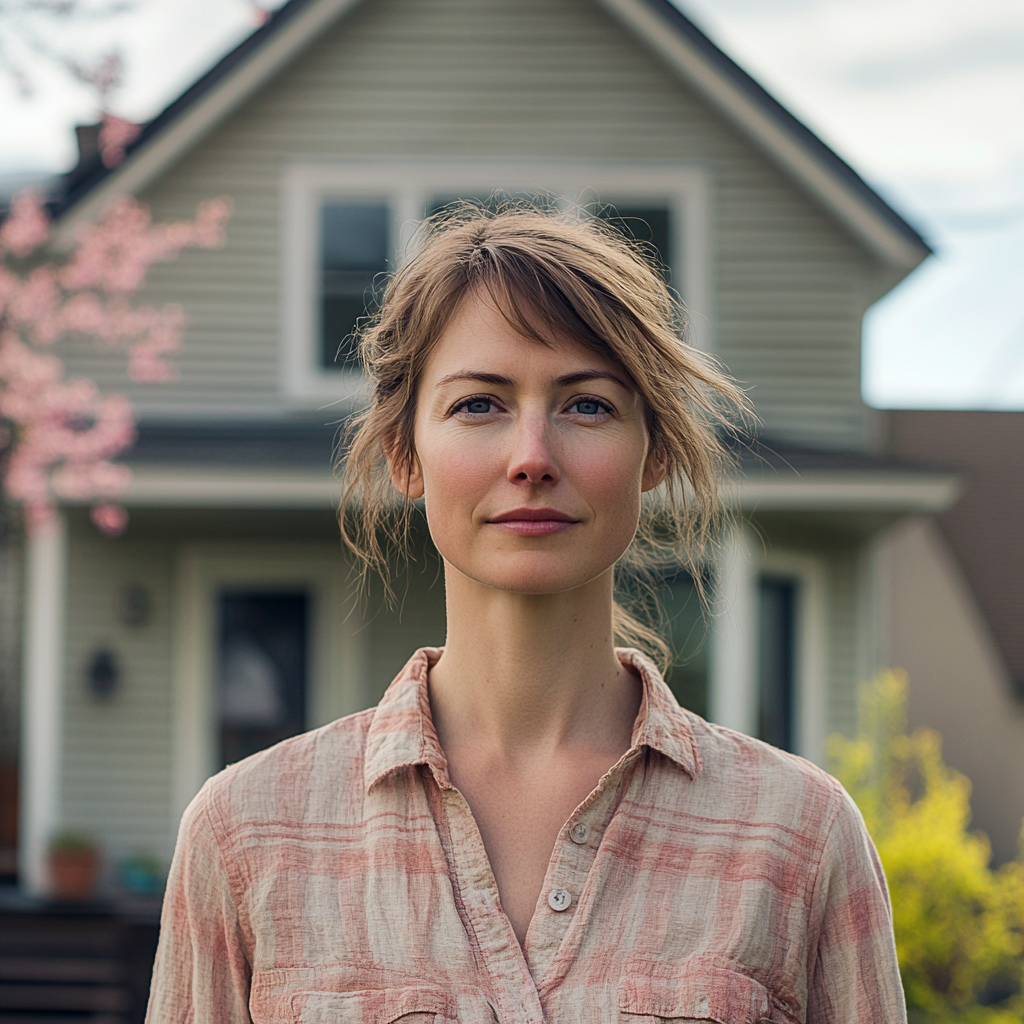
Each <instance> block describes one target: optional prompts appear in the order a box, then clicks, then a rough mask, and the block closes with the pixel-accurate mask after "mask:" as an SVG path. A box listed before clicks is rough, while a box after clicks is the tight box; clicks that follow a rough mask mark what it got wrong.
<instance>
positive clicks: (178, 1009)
mask: <svg viewBox="0 0 1024 1024" xmlns="http://www.w3.org/2000/svg"><path fill="white" fill-rule="evenodd" d="M439 653H440V652H439V651H437V650H431V649H427V650H421V651H418V652H417V653H416V654H415V655H414V656H413V658H412V660H411V661H410V662H409V663H408V665H406V667H405V668H404V669H403V670H402V672H401V673H400V674H399V676H398V677H397V678H396V679H395V681H394V682H393V683H392V684H391V686H390V688H389V689H388V691H387V693H386V694H385V695H384V698H383V700H382V701H381V702H380V704H379V705H378V706H377V707H376V708H374V709H372V710H370V711H364V712H362V713H360V714H357V715H352V716H350V717H349V718H343V719H341V720H339V721H337V722H333V723H332V724H331V725H327V726H325V727H324V728H322V729H317V730H316V731H314V732H310V733H306V734H305V735H303V736H298V737H296V738H294V739H291V740H286V741H285V742H284V743H280V744H278V745H277V746H275V747H272V748H271V749H270V750H266V751H263V752H262V753H259V754H256V755H254V756H253V757H250V758H248V759H247V760H245V761H242V762H241V763H239V764H237V765H234V766H232V767H230V768H228V769H226V770H225V771H223V772H221V773H220V774H219V775H217V776H216V777H215V778H213V779H211V780H210V781H209V782H208V783H207V784H206V785H205V786H204V787H203V790H202V792H201V793H200V794H199V795H198V796H197V797H196V798H195V800H194V801H193V802H192V804H191V806H190V807H189V809H188V811H187V812H186V813H185V817H184V819H183V821H182V825H181V833H180V836H179V839H178V848H177V852H176V853H175V857H174V863H173V866H172V868H171V875H170V879H169V882H168V889H167V896H166V899H165V901H164V910H163V923H162V929H161V937H160V949H159V952H158V954H157V960H156V968H155V973H154V978H153V989H152V993H151V996H150V1005H149V1015H148V1022H149V1024H186V1022H188V1024H193V1022H194V1024H234V1022H248V1021H255V1022H258V1024H264V1022H266V1024H283V1022H286V1021H287V1022H293V1021H304V1022H308V1024H328V1022H330V1024H348V1022H355V1021H359V1022H367V1024H388V1022H392V1021H401V1022H402V1024H417V1022H427V1021H430V1022H433V1024H443V1022H446V1021H460V1022H465V1024H493V1022H495V1021H500V1022H503V1024H527V1022H529V1024H541V1022H544V1021H558V1022H570V1021H571V1022H582V1024H599V1022H608V1024H610V1022H613V1021H615V1022H630V1024H654V1022H657V1021H662V1022H663V1021H665V1020H669V1021H672V1020H710V1021H720V1022H723V1024H754V1022H757V1021H771V1022H776V1024H792V1022H794V1021H813V1022H815V1024H817V1022H825V1021H828V1022H833V1021H834V1022H843V1024H853V1022H855V1021H856V1022H859V1024H888V1022H902V1021H904V1020H905V1019H906V1017H905V1012H904V1005H903V994H902V990H901V987H900V978H899V973H898V970H897V965H896V952H895V948H894V945H893V937H892V924H891V914H890V909H889V902H888V896H887V893H886V887H885V879H884V877H883V875H882V870H881V867H880V865H879V863H878V859H877V857H876V856H875V851H874V848H873V847H872V845H871V841H870V839H869V838H868V835H867V833H866V832H865V829H864V825H863V823H862V821H861V818H860V815H859V814H858V812H857V809H856V807H855V806H854V805H853V803H852V802H851V800H850V799H849V797H848V796H847V795H846V794H845V793H844V791H843V790H842V788H841V787H840V785H839V784H838V783H837V782H836V781H835V780H834V779H832V778H831V777H829V776H828V775H826V774H825V773H824V772H822V771H820V770H819V769H818V768H816V767H814V766H813V765H812V764H810V763H808V762H807V761H804V760H802V759H800V758H798V757H793V756H791V755H789V754H785V753H781V752H780V751H778V750H775V749H774V748H772V747H769V746H767V745H766V744H764V743H761V742H759V741H757V740H753V739H750V738H749V737H747V736H743V735H741V734H739V733H735V732H732V731H730V730H729V729H723V728H721V727H719V726H716V725H711V724H709V723H707V722H705V721H704V720H703V719H701V718H699V717H697V716H696V715H693V714H691V713H690V712H688V711H684V710H682V709H681V708H680V707H679V705H678V704H677V703H676V701H675V699H674V698H673V697H672V694H671V692H670V691H669V689H668V687H667V686H666V685H665V683H664V682H663V681H662V679H661V678H660V676H659V675H658V673H657V671H656V670H655V669H654V667H653V666H652V665H651V663H650V662H649V661H647V659H645V658H644V657H643V656H642V655H640V654H638V653H637V652H635V651H621V652H620V657H621V659H622V660H623V662H624V663H626V664H628V665H630V666H632V667H633V669H634V670H635V671H636V672H638V673H639V674H640V676H641V677H642V679H643V686H644V696H643V702H642V705H641V709H640V714H639V717H638V718H637V723H636V726H635V728H634V731H633V743H632V746H631V747H630V749H629V751H628V752H627V753H626V754H625V755H623V757H622V759H621V760H620V761H619V762H618V763H617V764H616V765H615V766H614V767H613V768H612V769H611V770H610V771H609V772H608V773H607V774H606V775H605V776H604V778H602V779H601V780H600V782H599V783H598V785H597V788H596V789H595V790H594V791H593V792H592V793H591V794H590V796H588V797H587V799H586V800H585V801H584V802H583V803H582V804H581V805H580V806H579V807H578V808H577V810H576V811H575V813H574V814H573V816H572V818H571V819H570V821H569V822H568V823H567V824H566V827H565V828H564V829H563V831H562V833H561V834H560V835H559V837H558V839H557V841H556V843H555V847H554V850H553V851H552V854H551V861H550V863H549V865H548V871H547V877H546V879H545V882H544V889H543V891H542V893H541V896H540V899H539V900H538V903H537V909H536V911H535V913H534V917H533V921H532V923H531V925H530V930H529V934H528V936H527V939H526V945H525V949H521V948H520V946H519V944H518V942H517V941H516V937H515V934H514V933H513V931H512V927H511V925H510V924H509V921H508V919H507V918H506V917H505V915H504V913H503V912H502V910H501V905H500V903H499V901H498V890H497V886H496V885H495V882H494V876H493V875H492V873H491V869H490V865H489V863H488V860H487V854H486V853H485V852H484V846H483V842H482V840H481V838H480V833H479V831H478V829H477V827H476V824H475V822H474V820H473V816H472V813H471V812H470V809H469V806H468V805H467V803H466V801H465V799H464V798H463V797H462V795H461V794H460V793H459V791H458V790H456V789H455V788H454V787H453V786H452V784H451V782H450V780H449V778H448V772H447V768H446V763H445V757H444V753H443V752H442V750H441V748H440V746H439V744H438V741H437V735H436V733H435V731H434V727H433V723H432V721H431V716H430V705H429V702H428V699H427V671H428V668H429V666H430V664H431V663H432V662H433V661H434V660H436V659H437V657H438V655H439Z"/></svg>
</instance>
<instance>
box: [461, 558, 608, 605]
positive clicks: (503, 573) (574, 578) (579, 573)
mask: <svg viewBox="0 0 1024 1024" xmlns="http://www.w3.org/2000/svg"><path fill="white" fill-rule="evenodd" d="M559 561H561V560H559ZM551 562H552V560H551V559H550V557H546V558H544V559H543V560H542V564H539V565H538V564H532V565H531V564H526V565H523V564H522V563H521V562H520V564H518V565H503V566H488V567H477V566H460V565H455V566H452V568H455V569H456V570H457V571H458V573H459V574H460V575H461V576H464V577H466V578H467V579H468V580H472V581H473V582H474V583H476V584H479V585H480V586H483V587H487V588H488V589H489V590H497V591H500V592H501V593H506V594H523V595H524V596H532V597H539V596H542V595H544V594H564V593H567V592H568V591H571V590H576V589H578V588H579V587H583V586H586V584H588V583H590V582H592V581H593V580H594V579H596V578H597V577H599V576H601V575H603V574H604V573H605V572H607V571H608V569H610V568H611V566H605V567H600V566H584V565H580V564H579V562H577V563H576V564H565V565H558V564H555V565H552V564H551ZM448 564H449V565H451V563H450V562H449V563H448Z"/></svg>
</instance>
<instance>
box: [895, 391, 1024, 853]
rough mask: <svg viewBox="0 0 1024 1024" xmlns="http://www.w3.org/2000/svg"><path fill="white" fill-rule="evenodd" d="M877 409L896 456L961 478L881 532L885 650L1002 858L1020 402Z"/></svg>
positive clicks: (1020, 651) (1014, 779)
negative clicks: (993, 408)
mask: <svg viewBox="0 0 1024 1024" xmlns="http://www.w3.org/2000/svg"><path fill="white" fill-rule="evenodd" d="M887 417H888V421H889V423H888V431H887V434H888V442H887V449H888V451H889V452H890V453H891V454H892V455H893V456H894V457H896V458H900V459H907V460H912V461H914V462H917V463H920V464H926V465H932V466H936V467H939V468H943V469H946V470H955V471H957V472H959V473H961V474H962V478H963V481H964V487H963V494H962V495H961V497H960V499H959V500H958V501H957V502H956V504H955V505H953V506H952V507H951V508H950V509H949V510H948V511H946V512H944V513H942V514H941V515H939V516H938V517H937V518H932V517H910V518H908V519H905V520H903V521H901V522H900V523H898V524H895V525H894V526H893V527H892V528H891V529H890V530H889V531H888V532H887V533H886V534H885V535H883V537H882V538H881V540H880V543H879V546H878V556H877V565H878V571H879V576H880V588H879V594H880V600H881V609H880V610H881V615H880V621H881V622H883V623H884V624H885V629H886V635H885V636H883V640H882V650H883V657H884V660H885V661H886V662H888V663H889V664H893V665H900V666H902V667H903V668H905V669H906V670H907V671H908V673H909V674H910V683H911V685H910V708H909V713H910V724H911V726H913V727H916V726H922V725H924V726H929V727H931V728H933V729H937V730H938V731H939V732H940V733H941V734H942V736H943V749H944V752H945V754H946V758H947V760H948V761H949V763H950V764H952V765H953V766H954V767H955V768H957V769H959V770H960V771H962V772H963V773H964V774H965V775H967V777H968V778H969V779H970V780H971V781H972V783H973V784H974V793H973V799H972V805H973V810H974V824H975V826H976V827H979V828H982V829H983V830H984V831H985V832H987V833H988V834H989V836H990V837H991V839H992V845H993V850H994V853H995V859H996V860H997V861H1005V860H1009V859H1011V858H1012V857H1014V856H1015V855H1016V854H1017V852H1018V837H1019V834H1020V829H1021V823H1022V819H1024V412H949V411H942V412H939V411H918V410H913V411H898V412H890V413H888V414H887Z"/></svg>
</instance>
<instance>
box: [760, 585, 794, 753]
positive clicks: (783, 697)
mask: <svg viewBox="0 0 1024 1024" xmlns="http://www.w3.org/2000/svg"><path fill="white" fill-rule="evenodd" d="M760 611H761V628H760V640H761V642H760V683H761V685H760V690H761V700H760V714H759V723H758V735H759V736H760V738H761V739H763V740H764V741H765V742H767V743H771V744H772V745H773V746H776V747H781V748H782V749H783V750H792V749H793V711H794V704H795V700H794V690H795V679H794V672H795V667H796V666H795V660H796V659H795V653H796V652H795V639H796V637H795V632H796V629H795V626H796V623H795V612H796V584H795V583H794V582H793V580H789V579H776V578H773V577H764V578H763V579H762V580H761V608H760Z"/></svg>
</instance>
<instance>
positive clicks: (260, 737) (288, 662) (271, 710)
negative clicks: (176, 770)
mask: <svg viewBox="0 0 1024 1024" xmlns="http://www.w3.org/2000/svg"><path fill="white" fill-rule="evenodd" d="M307 604H308V601H307V598H306V595H305V594H301V593H300V594H296V593H255V592H226V593H224V594H222V595H221V598H220V659H219V661H220V665H219V669H220V671H219V677H220V678H219V684H220V685H219V688H218V691H219V698H220V763H221V764H222V765H226V764H233V763H234V762H235V761H238V760H240V759H241V758H243V757H248V756H249V755H250V754H254V753H256V751H257V750H263V749H264V748H265V747H269V746H271V745H272V744H274V743H277V742H278V741H280V740H283V739H287V738H288V737H289V736H294V735H296V733H300V732H302V730H303V729H304V728H305V718H306V714H305V708H306V630H307Z"/></svg>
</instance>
